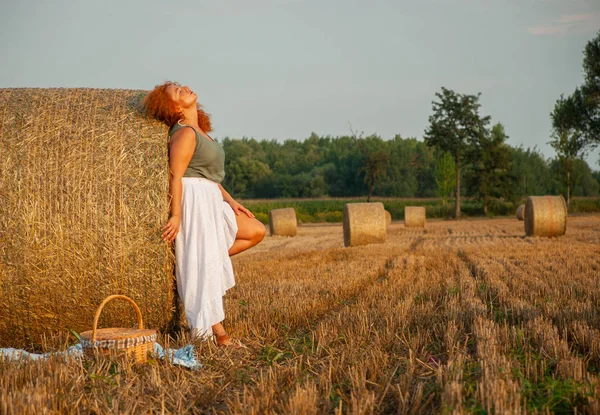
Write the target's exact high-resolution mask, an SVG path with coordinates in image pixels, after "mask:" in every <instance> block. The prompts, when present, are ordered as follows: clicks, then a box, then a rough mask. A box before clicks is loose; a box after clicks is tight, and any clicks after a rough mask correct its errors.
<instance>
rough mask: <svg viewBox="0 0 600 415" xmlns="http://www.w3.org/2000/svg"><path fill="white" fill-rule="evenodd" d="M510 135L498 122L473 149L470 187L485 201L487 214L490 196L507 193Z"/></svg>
mask: <svg viewBox="0 0 600 415" xmlns="http://www.w3.org/2000/svg"><path fill="white" fill-rule="evenodd" d="M507 139H508V136H507V135H506V132H505V131H504V126H503V125H502V124H501V123H497V124H495V125H494V126H493V127H492V130H491V131H490V133H489V134H483V135H481V136H480V137H479V138H478V139H477V141H476V142H475V143H474V146H473V149H472V153H471V154H472V156H473V157H472V160H473V162H472V165H471V171H470V175H469V187H470V188H471V189H472V190H473V191H474V194H475V195H476V196H477V198H478V199H480V200H481V201H482V202H483V212H484V213H485V214H486V215H487V213H488V206H489V202H490V198H492V197H500V196H503V195H504V194H505V190H506V189H505V186H504V184H505V183H506V182H507V180H510V178H509V168H510V148H509V147H508V145H506V140H507Z"/></svg>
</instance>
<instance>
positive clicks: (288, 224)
mask: <svg viewBox="0 0 600 415" xmlns="http://www.w3.org/2000/svg"><path fill="white" fill-rule="evenodd" d="M297 230H298V222H297V221H296V211H295V210H294V208H283V209H273V210H270V211H269V232H270V233H271V236H273V235H279V236H296V233H297Z"/></svg>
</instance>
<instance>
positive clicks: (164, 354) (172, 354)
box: [0, 342, 202, 369]
mask: <svg viewBox="0 0 600 415" xmlns="http://www.w3.org/2000/svg"><path fill="white" fill-rule="evenodd" d="M56 355H58V356H65V357H67V356H72V357H75V358H78V359H81V358H82V357H83V349H82V348H81V344H76V345H75V346H71V347H69V348H68V349H67V350H65V351H64V352H51V353H43V354H38V353H29V352H26V351H25V350H21V349H13V348H6V349H0V358H5V359H9V360H15V361H18V360H40V359H47V358H49V357H50V356H56ZM154 355H155V356H157V357H159V358H160V359H167V360H169V361H171V362H172V363H173V364H175V365H179V366H183V367H187V368H189V369H200V368H201V367H202V364H201V363H200V362H198V359H197V358H196V354H195V353H194V346H192V345H191V344H188V345H187V346H184V347H182V348H181V349H165V348H163V347H162V346H161V345H160V344H158V343H156V342H155V343H154Z"/></svg>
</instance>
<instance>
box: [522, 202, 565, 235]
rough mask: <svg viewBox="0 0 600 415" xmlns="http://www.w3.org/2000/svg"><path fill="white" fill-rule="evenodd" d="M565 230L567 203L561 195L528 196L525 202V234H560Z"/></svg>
mask: <svg viewBox="0 0 600 415" xmlns="http://www.w3.org/2000/svg"><path fill="white" fill-rule="evenodd" d="M566 230H567V204H566V203H565V199H564V198H563V197H562V196H529V197H528V198H527V203H526V204H525V234H526V235H527V236H549V237H552V236H560V235H564V234H565V232H566Z"/></svg>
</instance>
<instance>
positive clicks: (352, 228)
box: [344, 202, 386, 246]
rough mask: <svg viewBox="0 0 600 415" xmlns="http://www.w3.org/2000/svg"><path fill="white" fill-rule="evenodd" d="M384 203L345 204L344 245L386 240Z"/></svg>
mask: <svg viewBox="0 0 600 415" xmlns="http://www.w3.org/2000/svg"><path fill="white" fill-rule="evenodd" d="M385 234H386V223H385V213H384V209H383V203H381V202H377V203H347V204H346V205H345V206H344V245H345V246H357V245H367V244H373V243H382V242H385Z"/></svg>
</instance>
